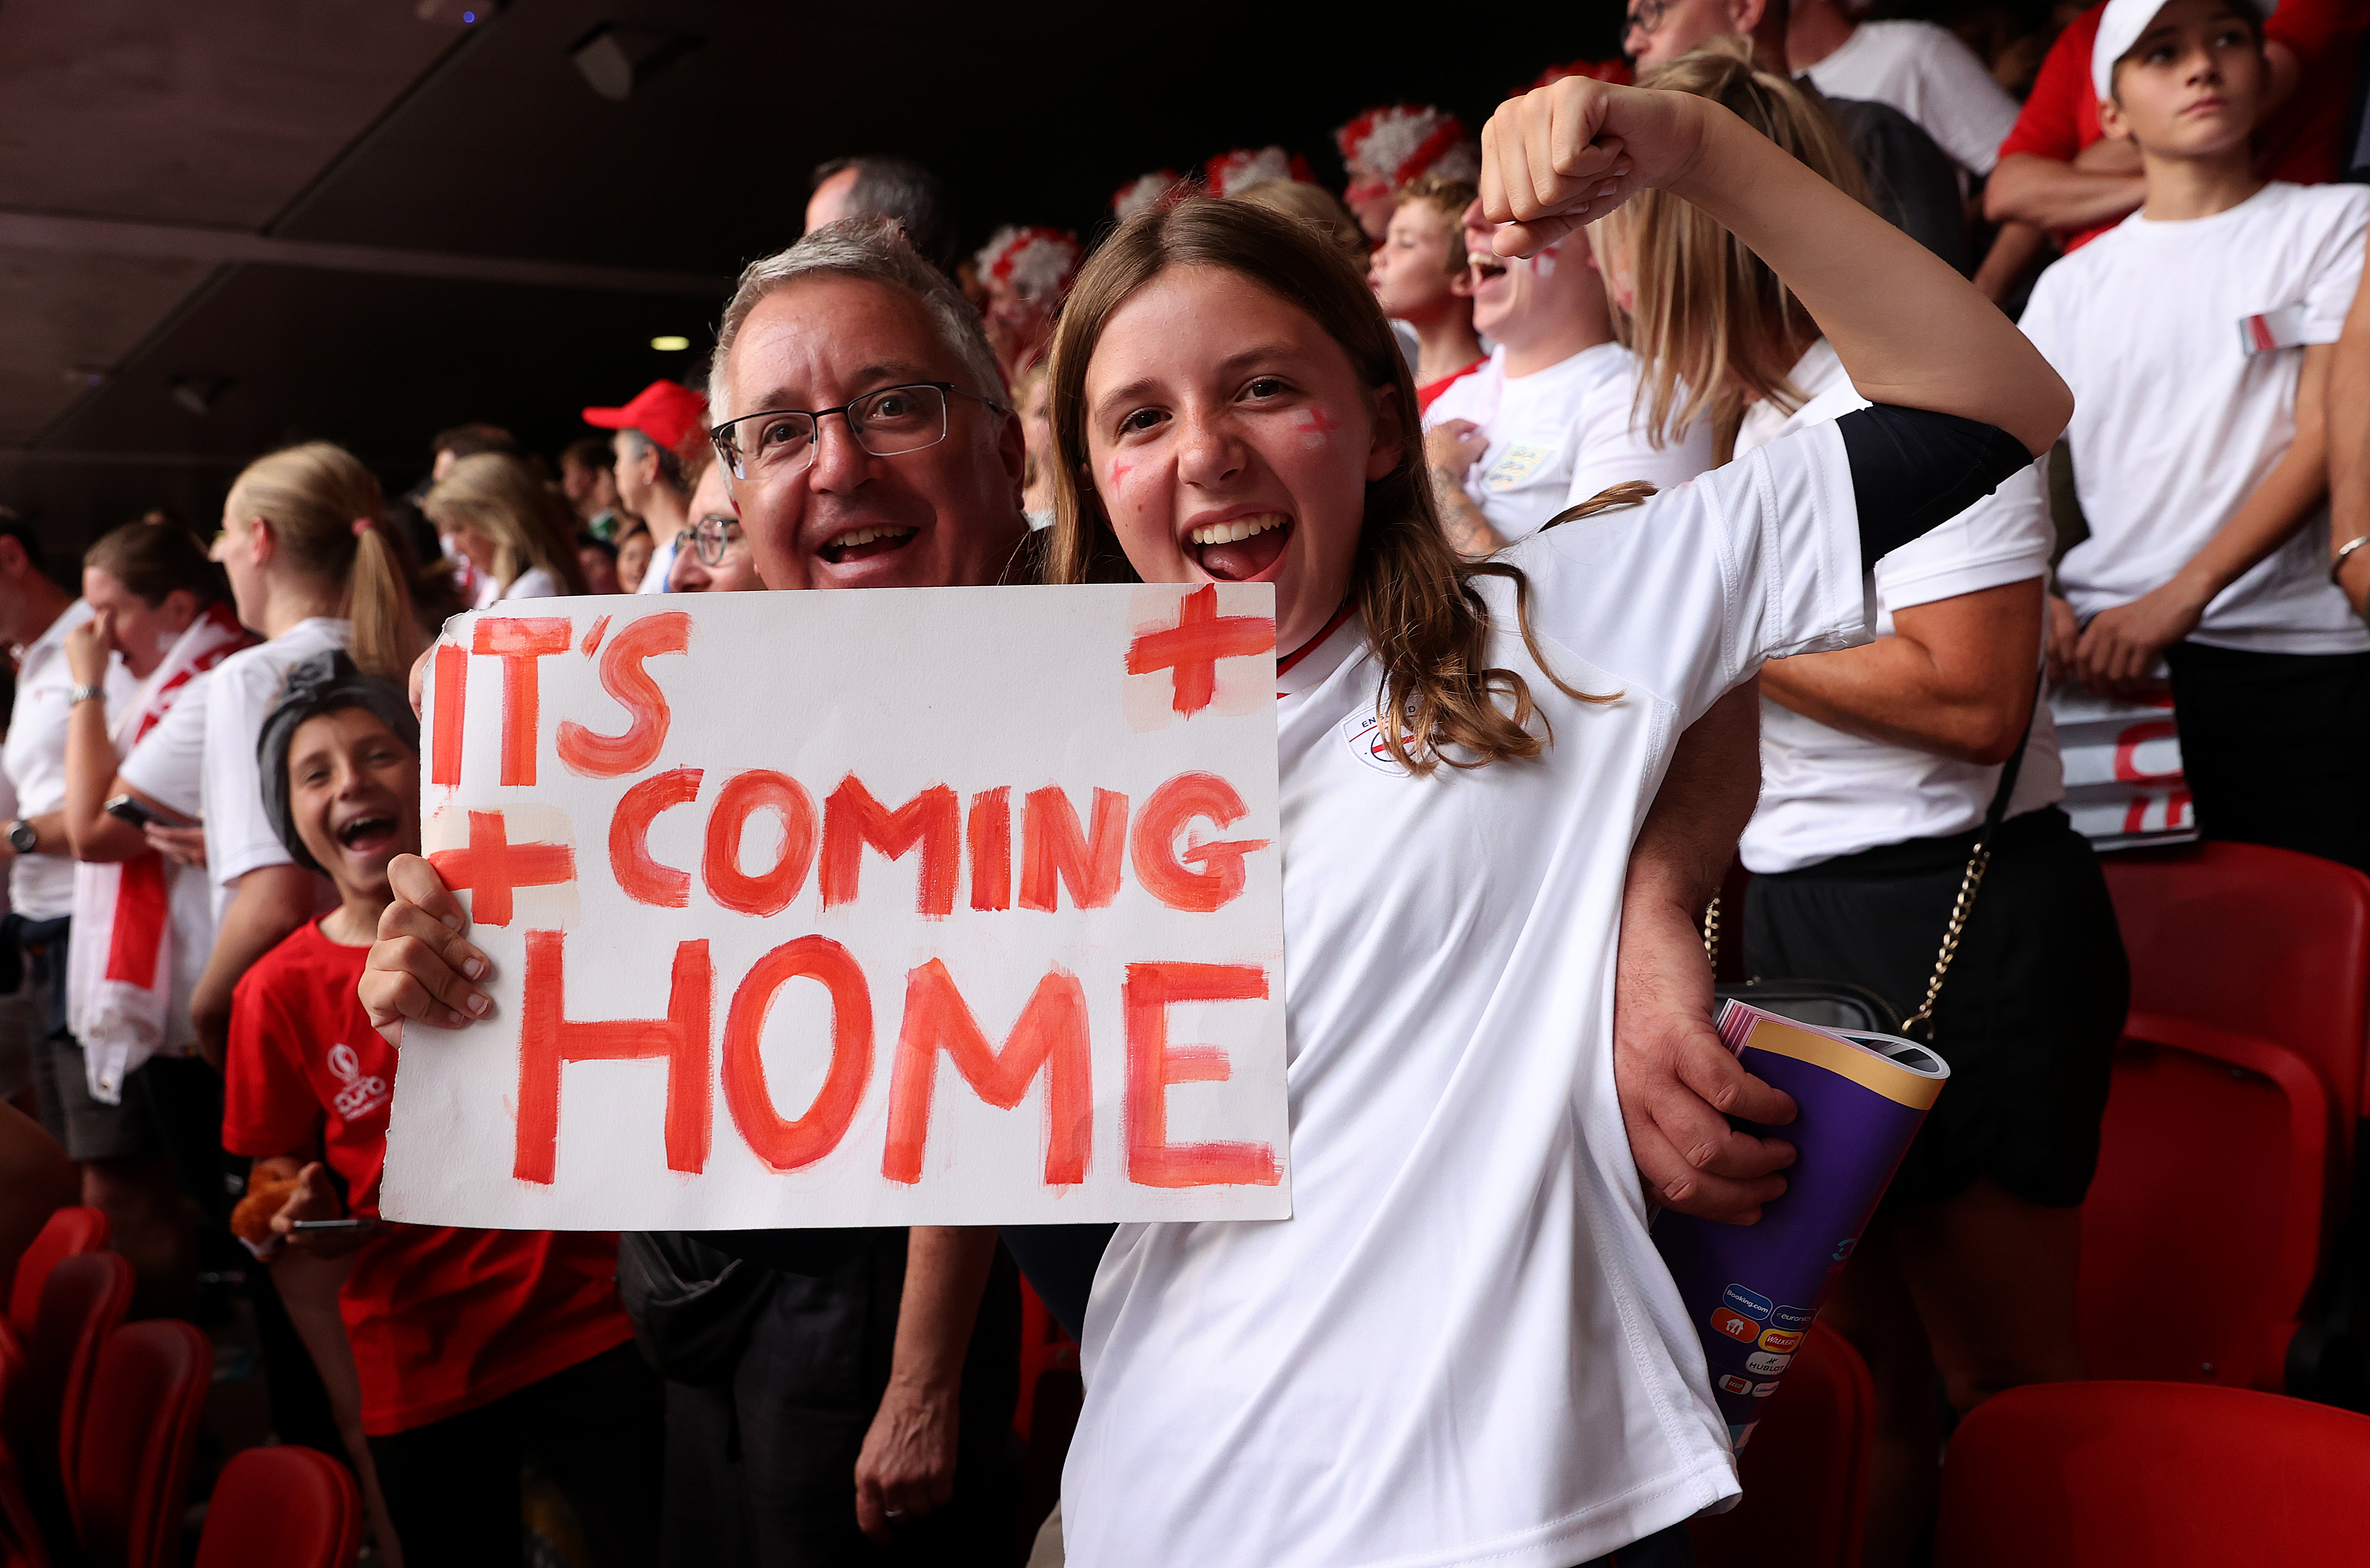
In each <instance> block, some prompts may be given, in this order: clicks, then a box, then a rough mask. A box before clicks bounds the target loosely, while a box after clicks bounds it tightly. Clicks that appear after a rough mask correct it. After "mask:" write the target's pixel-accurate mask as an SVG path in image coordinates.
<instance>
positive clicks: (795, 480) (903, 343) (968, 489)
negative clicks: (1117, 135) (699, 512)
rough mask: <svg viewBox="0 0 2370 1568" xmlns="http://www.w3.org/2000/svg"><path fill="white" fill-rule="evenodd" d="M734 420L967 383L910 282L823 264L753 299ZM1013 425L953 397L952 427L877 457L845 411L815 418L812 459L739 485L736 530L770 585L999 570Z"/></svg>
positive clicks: (1014, 520)
mask: <svg viewBox="0 0 2370 1568" xmlns="http://www.w3.org/2000/svg"><path fill="white" fill-rule="evenodd" d="M724 380H725V384H726V388H727V390H728V392H729V394H730V396H731V407H730V409H729V410H724V411H720V412H719V418H737V417H740V416H742V415H747V414H757V413H764V412H770V411H778V410H785V409H807V410H815V409H823V408H836V407H839V406H842V405H843V404H846V402H848V401H849V400H850V399H851V398H856V397H861V396H863V395H865V394H867V393H870V392H878V391H880V389H881V388H883V387H890V386H898V385H903V384H905V383H913V382H947V383H951V384H952V385H954V386H956V387H959V388H961V389H963V391H968V392H976V393H979V394H982V395H986V396H991V397H994V398H995V399H996V401H997V402H999V403H1001V402H1002V401H1003V400H1004V389H1003V388H1002V387H980V386H974V385H972V380H973V378H972V374H971V372H969V371H968V370H967V369H966V368H965V367H964V365H963V362H962V361H961V358H960V357H958V356H957V355H956V354H955V353H954V352H953V351H952V350H951V349H949V347H948V346H947V345H946V343H945V342H943V341H942V340H941V338H940V337H939V335H938V332H937V331H936V330H935V329H934V328H933V326H932V324H931V321H930V316H929V313H928V310H927V308H926V306H925V305H924V304H923V303H922V302H921V301H920V300H919V299H917V298H916V297H915V296H914V295H913V294H912V293H910V292H907V291H905V290H904V289H902V288H899V287H896V286H895V285H893V284H889V283H881V282H875V281H872V280H869V279H860V278H848V277H839V276H832V275H823V276H817V277H812V278H807V279H802V280H799V281H796V282H792V283H788V284H786V285H784V286H783V287H781V288H778V289H776V290H775V291H774V292H772V293H770V294H767V295H766V296H765V298H764V299H762V300H760V301H759V302H758V303H757V304H756V306H755V308H754V309H753V310H752V311H750V313H749V316H748V319H747V320H746V321H745V322H744V323H742V327H741V331H740V334H739V336H738V337H736V338H734V339H733V343H732V350H731V356H730V357H729V358H728V359H727V361H726V362H725V376H724ZM1024 467H1025V457H1024V454H1023V449H1022V442H1021V433H1020V426H1019V422H1018V420H1017V419H1015V418H1013V417H1012V416H1011V415H1009V414H1007V413H999V412H998V411H997V410H996V409H995V408H992V407H990V406H987V405H986V404H984V403H982V402H981V401H979V399H978V398H977V397H965V396H963V395H961V393H957V394H954V395H949V397H948V399H947V436H946V440H944V441H939V442H938V444H937V445H935V446H929V447H925V448H923V449H922V450H920V451H918V452H902V453H899V454H898V455H896V456H893V457H876V456H873V455H872V454H871V453H869V452H866V451H865V450H864V449H863V448H862V447H861V446H859V445H858V444H857V441H856V440H855V439H854V437H853V435H852V434H851V433H850V432H849V430H848V428H847V421H846V418H844V417H843V416H840V415H836V414H834V415H832V416H830V417H828V418H824V419H823V420H822V421H821V429H819V431H818V432H817V437H816V441H815V453H814V457H813V460H812V461H811V462H810V463H809V464H807V465H806V466H805V467H804V468H801V469H800V470H798V471H797V472H795V473H792V474H788V475H782V476H780V477H778V478H774V479H769V480H766V481H763V482H760V481H758V480H756V479H754V478H752V479H746V480H740V481H736V482H734V484H733V486H732V492H733V499H734V500H735V502H737V503H738V505H739V507H740V509H741V522H742V530H743V531H744V532H746V533H747V535H748V538H749V543H750V546H751V548H752V549H753V550H754V552H755V555H756V561H757V570H758V573H759V575H760V576H762V577H763V578H765V586H766V587H768V588H774V589H791V588H948V587H964V586H970V585H977V584H984V583H993V582H995V581H996V580H998V578H1000V577H1001V576H1002V575H1003V572H1004V569H1005V567H1006V565H1007V563H1008V562H1009V561H1010V560H1011V558H1012V552H1013V550H1014V549H1015V548H1016V547H1017V546H1018V544H1019V542H1020V540H1021V539H1022V537H1023V536H1024V535H1025V533H1026V532H1027V526H1026V524H1025V523H1023V522H1022V521H1021V517H1020V483H1021V475H1022V473H1023V471H1024Z"/></svg>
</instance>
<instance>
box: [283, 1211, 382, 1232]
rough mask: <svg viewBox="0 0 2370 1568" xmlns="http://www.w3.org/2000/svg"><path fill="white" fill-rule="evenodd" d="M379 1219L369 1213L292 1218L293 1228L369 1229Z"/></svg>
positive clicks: (291, 1226) (290, 1222)
mask: <svg viewBox="0 0 2370 1568" xmlns="http://www.w3.org/2000/svg"><path fill="white" fill-rule="evenodd" d="M377 1223H378V1221H377V1220H375V1219H372V1218H370V1217H369V1216H368V1215H354V1214H350V1215H348V1216H346V1218H344V1219H292V1220H290V1221H289V1222H288V1229H290V1230H369V1229H370V1228H371V1227H372V1226H374V1225H375V1224H377Z"/></svg>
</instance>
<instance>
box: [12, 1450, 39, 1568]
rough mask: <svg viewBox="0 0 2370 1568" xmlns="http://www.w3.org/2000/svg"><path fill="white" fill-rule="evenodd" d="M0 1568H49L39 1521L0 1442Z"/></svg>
mask: <svg viewBox="0 0 2370 1568" xmlns="http://www.w3.org/2000/svg"><path fill="white" fill-rule="evenodd" d="M0 1568H50V1552H49V1548H48V1546H47V1545H46V1544H45V1543H44V1542H43V1541H42V1539H41V1524H40V1519H38V1518H37V1517H35V1516H34V1514H33V1508H32V1505H31V1504H30V1503H29V1502H28V1501H27V1500H26V1497H25V1489H24V1486H23V1484H22V1482H21V1479H20V1478H19V1477H18V1475H17V1467H16V1465H15V1464H14V1463H13V1462H12V1461H11V1459H9V1456H8V1449H7V1448H6V1445H5V1444H0Z"/></svg>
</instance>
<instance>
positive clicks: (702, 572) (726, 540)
mask: <svg viewBox="0 0 2370 1568" xmlns="http://www.w3.org/2000/svg"><path fill="white" fill-rule="evenodd" d="M683 539H684V542H685V548H683V549H679V550H677V551H676V552H675V555H674V568H673V570H672V571H671V572H669V573H668V575H667V591H668V592H669V593H746V592H749V591H751V590H753V589H762V588H764V587H765V579H763V578H760V577H758V575H757V560H756V557H755V556H754V555H752V554H751V553H750V550H749V540H748V537H747V536H746V535H745V534H743V533H742V532H741V514H740V512H739V510H738V509H735V508H734V506H733V505H732V496H731V492H730V491H728V490H727V489H726V488H725V487H724V465H723V464H720V463H711V464H708V472H707V473H705V474H703V475H700V477H699V488H698V489H696V490H695V491H693V492H692V496H691V526H690V527H689V528H687V529H685V530H684V532H683Z"/></svg>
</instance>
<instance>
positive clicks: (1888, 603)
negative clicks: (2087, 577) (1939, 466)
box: [1876, 462, 2057, 611]
mask: <svg viewBox="0 0 2370 1568" xmlns="http://www.w3.org/2000/svg"><path fill="white" fill-rule="evenodd" d="M2056 543H2057V534H2056V530H2055V528H2054V526H2053V525H2052V523H2051V522H2050V520H2049V486H2048V482H2047V477H2046V475H2045V472H2044V468H2043V464H2041V463H2038V462H2036V463H2035V464H2033V465H2032V466H2031V467H2030V468H2027V469H2025V470H2023V471H2022V472H2020V473H2018V474H2015V475H2010V476H2009V477H2008V478H2007V479H2005V480H2003V481H2001V483H2000V487H1999V488H1998V489H1996V490H1995V491H1993V492H1992V493H1991V494H1990V495H1988V496H1985V498H1983V499H1982V500H1980V501H1977V502H1976V503H1975V504H1974V505H1973V506H1971V507H1969V508H1968V509H1966V510H1964V511H1962V512H1961V513H1960V514H1959V515H1958V516H1956V517H1954V518H1952V519H1950V521H1948V522H1946V523H1944V524H1942V526H1941V527H1939V528H1937V529H1935V530H1933V531H1932V532H1929V533H1925V534H1921V535H1919V536H1918V537H1917V538H1916V539H1913V540H1911V541H1910V542H1909V543H1908V544H1904V545H1903V546H1901V548H1899V549H1898V550H1895V551H1893V553H1892V554H1891V555H1887V556H1885V557H1884V558H1883V559H1882V560H1881V561H1879V562H1877V564H1876V597H1877V601H1878V602H1880V603H1881V604H1882V605H1883V606H1884V608H1885V609H1887V610H1894V611H1898V610H1907V609H1910V608H1912V607H1913V606H1916V605H1919V604H1931V603H1933V602H1934V601H1937V600H1942V599H1956V598H1958V597H1959V596H1960V595H1961V594H1962V593H1980V592H1982V591H1983V590H1984V589H1987V588H1999V587H2001V586H2003V585H2005V584H2008V583H2012V582H2024V581H2026V580H2028V579H2030V578H2037V577H2041V576H2042V575H2044V574H2045V573H2046V572H2047V571H2048V570H2049V557H2050V555H2052V554H2053V553H2054V549H2055V547H2056Z"/></svg>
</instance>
